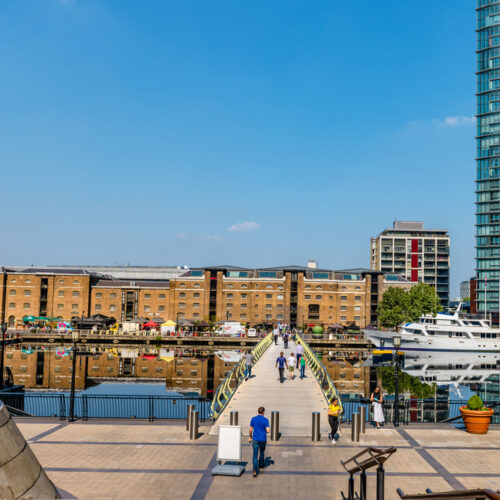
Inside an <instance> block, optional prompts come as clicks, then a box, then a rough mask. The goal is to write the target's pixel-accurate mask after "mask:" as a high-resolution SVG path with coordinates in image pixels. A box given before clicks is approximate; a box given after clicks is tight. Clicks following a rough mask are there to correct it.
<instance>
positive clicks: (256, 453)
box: [248, 406, 269, 477]
mask: <svg viewBox="0 0 500 500" xmlns="http://www.w3.org/2000/svg"><path fill="white" fill-rule="evenodd" d="M265 411H266V410H265V408H264V407H263V406H261V407H260V408H259V409H258V410H257V415H256V416H255V417H253V418H252V420H250V428H249V431H248V434H249V440H248V441H249V443H251V444H252V447H253V477H257V475H258V474H259V472H263V471H264V467H265V452H266V442H267V435H268V434H269V420H268V419H267V418H266V417H264V412H265Z"/></svg>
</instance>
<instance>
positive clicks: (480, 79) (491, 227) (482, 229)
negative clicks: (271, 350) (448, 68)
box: [474, 0, 500, 313]
mask: <svg viewBox="0 0 500 500" xmlns="http://www.w3.org/2000/svg"><path fill="white" fill-rule="evenodd" d="M476 167H477V174H476V182H477V187H476V248H477V250H476V277H477V290H476V303H475V305H474V306H475V309H476V310H477V311H478V312H479V313H482V312H485V308H486V312H492V311H495V312H496V311H498V308H499V297H498V292H499V286H500V283H499V270H500V185H499V183H500V1H493V0H477V158H476Z"/></svg>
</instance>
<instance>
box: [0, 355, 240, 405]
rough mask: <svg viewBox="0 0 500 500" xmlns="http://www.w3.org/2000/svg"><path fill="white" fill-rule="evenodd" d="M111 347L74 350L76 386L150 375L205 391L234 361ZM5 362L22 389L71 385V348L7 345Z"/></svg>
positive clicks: (168, 386) (210, 389)
mask: <svg viewBox="0 0 500 500" xmlns="http://www.w3.org/2000/svg"><path fill="white" fill-rule="evenodd" d="M111 351H112V352H103V353H99V354H94V355H92V354H88V355H83V354H79V355H78V357H77V363H76V376H75V379H76V380H75V382H76V385H75V386H76V388H77V389H79V390H80V389H85V388H86V387H88V385H89V384H91V383H98V382H99V381H103V380H106V379H142V380H151V379H153V380H164V381H165V386H166V389H171V390H177V391H183V392H198V393H199V394H201V395H202V396H207V395H208V396H210V395H211V394H212V392H213V391H214V389H216V388H217V387H218V385H219V384H220V382H222V381H223V380H224V378H225V377H226V376H227V375H228V374H229V372H230V371H231V370H232V368H233V366H234V364H235V363H234V362H225V361H224V360H223V359H221V358H220V357H219V356H218V355H213V354H209V353H208V352H207V353H205V355H196V356H193V355H188V354H189V353H183V355H177V356H176V357H174V356H173V355H171V356H162V357H160V356H161V355H162V354H163V353H162V350H161V351H160V352H159V354H160V356H158V355H157V353H156V352H153V351H151V352H148V353H144V354H143V355H141V354H140V352H139V351H137V350H136V349H120V350H116V349H111ZM118 354H120V355H118ZM169 354H170V353H169ZM5 365H6V366H7V367H9V368H10V369H11V370H12V373H13V375H14V382H15V383H16V384H22V385H24V386H25V387H26V388H27V389H61V390H68V389H70V387H71V372H72V359H71V354H70V350H65V349H63V348H57V349H56V351H54V350H52V351H51V350H48V349H47V350H38V351H36V350H33V349H23V350H8V351H7V353H6V355H5Z"/></svg>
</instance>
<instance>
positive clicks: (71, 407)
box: [69, 330, 80, 422]
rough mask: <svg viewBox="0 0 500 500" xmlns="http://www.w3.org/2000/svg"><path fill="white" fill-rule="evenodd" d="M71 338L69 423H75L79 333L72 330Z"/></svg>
mask: <svg viewBox="0 0 500 500" xmlns="http://www.w3.org/2000/svg"><path fill="white" fill-rule="evenodd" d="M71 336H72V338H73V360H72V361H73V365H72V366H73V370H72V372H71V393H70V397H69V421H70V422H74V421H75V379H76V356H77V342H78V340H79V339H80V332H78V331H76V330H73V331H72V332H71Z"/></svg>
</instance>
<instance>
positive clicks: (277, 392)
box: [210, 334, 336, 436]
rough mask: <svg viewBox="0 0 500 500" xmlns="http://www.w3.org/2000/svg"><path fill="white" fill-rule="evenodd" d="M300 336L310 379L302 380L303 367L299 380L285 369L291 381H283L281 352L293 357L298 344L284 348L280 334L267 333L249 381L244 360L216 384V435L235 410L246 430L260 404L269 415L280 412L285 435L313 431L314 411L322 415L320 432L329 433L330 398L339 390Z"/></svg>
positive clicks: (282, 429) (282, 432) (307, 375)
mask: <svg viewBox="0 0 500 500" xmlns="http://www.w3.org/2000/svg"><path fill="white" fill-rule="evenodd" d="M297 341H298V342H300V343H302V345H303V346H304V355H305V358H306V361H307V367H306V371H305V375H306V376H305V378H304V379H302V380H301V379H300V378H299V375H300V372H298V371H297V369H295V375H296V377H295V380H290V379H289V378H288V370H286V369H285V376H286V380H285V381H284V382H283V383H280V381H279V374H278V369H277V368H276V358H278V357H279V355H280V352H283V353H284V356H285V357H286V358H288V357H289V356H290V353H292V352H295V346H296V344H295V343H294V342H292V341H290V342H289V344H288V349H284V345H283V341H282V340H281V339H280V340H279V341H278V345H275V344H274V341H273V340H272V335H271V334H270V335H268V336H267V337H266V338H265V339H264V340H263V341H262V342H261V343H260V344H259V345H258V346H256V348H255V349H254V357H256V358H258V359H257V361H255V362H254V366H253V368H252V378H250V379H249V380H246V381H245V380H244V377H243V374H244V361H243V360H242V361H241V363H240V364H238V365H236V366H235V368H234V369H233V371H232V372H231V373H230V374H229V375H228V377H227V378H226V380H225V381H224V382H223V383H222V384H221V385H220V386H219V388H218V389H217V392H216V394H215V397H214V401H213V403H212V407H211V408H212V418H213V419H215V423H214V425H213V426H212V428H211V429H210V434H211V435H216V434H218V428H219V425H221V424H222V425H229V423H230V413H231V412H232V411H237V412H238V424H239V425H241V426H242V432H243V433H244V434H247V433H248V427H249V424H250V419H251V418H252V417H253V416H255V415H256V414H257V408H258V407H259V406H264V407H265V409H266V413H265V415H266V416H267V418H269V420H271V412H272V411H279V419H280V422H279V430H280V433H281V434H282V435H283V436H310V435H311V421H312V417H311V415H312V412H314V411H318V412H320V414H321V417H320V422H321V433H322V434H328V433H329V429H330V428H329V425H328V418H327V409H328V403H327V399H329V398H331V397H332V396H333V395H334V394H336V391H335V387H334V385H333V383H332V381H331V379H330V377H329V376H328V374H327V373H326V371H325V368H324V367H323V365H322V364H321V363H320V362H319V361H318V360H317V359H316V357H315V355H314V354H313V353H312V351H311V350H310V349H309V346H308V345H307V343H305V341H304V340H302V339H301V338H300V337H299V338H298V340H297ZM320 383H321V385H320Z"/></svg>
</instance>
